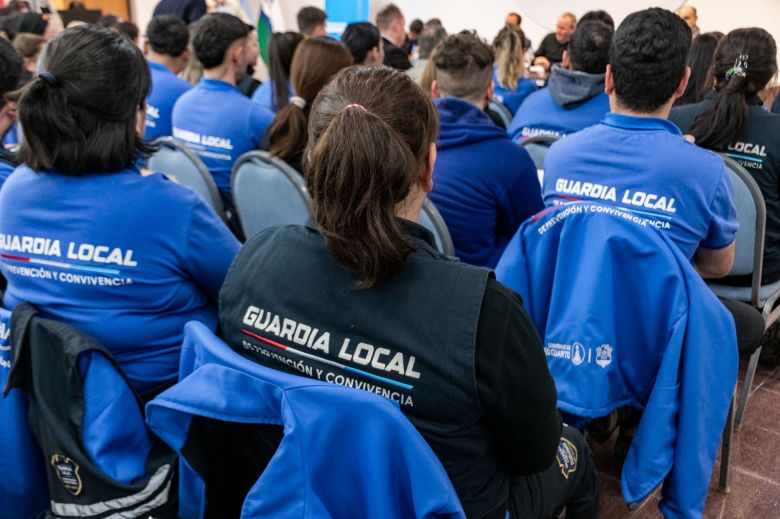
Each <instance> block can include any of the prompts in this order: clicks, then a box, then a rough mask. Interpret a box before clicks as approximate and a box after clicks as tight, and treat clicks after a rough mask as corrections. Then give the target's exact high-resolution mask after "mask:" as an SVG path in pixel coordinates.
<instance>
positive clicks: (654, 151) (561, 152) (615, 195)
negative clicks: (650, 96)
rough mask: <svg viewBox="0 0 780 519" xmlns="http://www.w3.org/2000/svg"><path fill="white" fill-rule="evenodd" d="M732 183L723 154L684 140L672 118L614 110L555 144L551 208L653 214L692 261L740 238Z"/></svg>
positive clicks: (547, 166)
mask: <svg viewBox="0 0 780 519" xmlns="http://www.w3.org/2000/svg"><path fill="white" fill-rule="evenodd" d="M733 192H734V188H733V186H732V184H731V177H729V174H728V171H727V170H726V165H725V163H724V162H723V159H722V158H721V157H720V156H719V155H717V154H715V153H712V152H710V151H706V150H703V149H701V148H699V147H697V146H695V145H693V144H691V143H689V142H687V141H686V140H685V139H683V137H682V133H681V132H680V130H679V129H678V128H677V127H676V126H675V125H674V124H672V123H670V122H669V121H667V120H666V119H658V118H654V117H631V116H627V115H620V114H615V113H608V114H606V115H605V116H604V118H603V119H602V121H601V123H600V124H597V125H595V126H591V127H590V128H586V129H585V130H582V131H581V132H577V133H575V134H572V135H570V136H569V137H567V138H565V139H562V140H560V141H558V142H556V143H555V144H553V145H552V146H551V147H550V151H549V152H548V153H547V157H546V158H545V162H544V183H543V186H542V195H543V196H544V202H545V204H546V205H548V206H550V205H554V204H559V203H565V202H566V201H571V200H594V201H597V202H601V203H605V204H610V205H615V206H618V207H620V208H622V209H624V210H626V211H630V212H632V213H634V214H636V215H637V216H641V217H644V218H647V220H648V222H650V223H651V225H653V226H655V227H656V228H658V229H663V230H665V231H667V232H668V233H669V237H670V238H671V239H672V240H673V241H674V242H675V243H676V244H677V246H678V247H680V250H681V251H682V252H683V254H685V255H686V256H687V257H688V258H692V257H693V255H694V253H695V252H696V249H697V248H699V247H700V246H701V247H705V248H708V249H721V248H723V247H726V246H727V245H729V244H730V243H731V242H732V241H734V237H735V235H736V232H737V228H738V226H739V225H738V223H737V216H736V209H735V208H734V203H733V202H732V196H733Z"/></svg>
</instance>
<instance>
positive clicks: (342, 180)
mask: <svg viewBox="0 0 780 519" xmlns="http://www.w3.org/2000/svg"><path fill="white" fill-rule="evenodd" d="M452 38H457V39H461V38H469V40H473V41H474V42H475V44H476V43H479V44H480V45H482V46H483V47H484V50H483V51H482V52H484V53H485V54H487V55H490V48H489V47H488V46H487V45H485V44H484V43H481V42H479V40H477V39H476V38H475V37H474V36H457V37H452ZM456 41H460V40H456ZM437 55H439V54H437ZM490 65H491V63H489V62H488V63H485V64H484V66H483V67H482V70H481V74H480V75H481V76H482V77H483V79H484V84H483V86H484V88H485V89H487V85H488V84H489V82H490V73H491V66H490ZM474 110H476V108H474ZM309 131H310V137H311V139H310V141H309V142H308V144H307V147H306V153H305V157H306V159H305V161H304V173H305V177H306V182H307V185H308V188H309V192H310V194H311V197H312V218H313V220H314V222H315V224H316V228H315V227H304V226H285V227H276V228H272V229H268V230H265V231H263V232H261V233H259V234H257V235H256V236H255V237H254V238H253V239H252V240H251V241H249V242H247V244H246V245H245V246H244V248H243V249H242V251H241V254H240V255H239V257H237V258H236V261H235V263H234V264H233V267H232V268H231V273H230V276H229V277H228V279H227V280H226V281H225V285H224V287H223V289H222V292H221V293H220V323H221V328H222V331H223V332H224V336H225V338H226V342H227V343H228V344H229V345H231V346H232V347H233V348H234V349H235V350H236V351H238V352H240V353H241V354H242V355H244V356H246V357H248V358H250V359H253V360H255V361H256V362H258V363H261V364H263V365H266V366H268V367H271V368H273V369H280V370H283V371H286V372H288V373H294V374H299V375H300V374H301V372H299V371H298V370H296V369H294V368H292V367H291V365H290V364H291V363H299V362H300V363H302V365H303V366H309V365H310V363H311V362H314V364H313V365H314V366H317V367H318V369H319V368H323V369H322V370H320V371H319V375H315V371H314V370H312V371H311V375H306V376H311V377H315V376H316V377H321V378H322V379H324V380H326V381H327V380H329V379H333V378H334V377H335V378H342V377H349V378H350V379H351V380H352V381H354V382H355V383H358V384H359V386H358V387H364V388H367V389H368V388H373V389H370V390H372V391H375V392H388V393H387V394H389V395H391V398H392V399H394V400H395V401H397V402H399V404H400V407H401V409H402V411H403V412H404V413H405V414H406V415H407V417H408V418H409V419H410V420H411V422H412V424H414V425H415V426H416V427H417V429H418V430H419V431H420V433H421V434H422V436H423V437H424V438H425V439H426V441H427V442H428V444H429V445H430V446H431V448H432V450H433V451H434V453H436V455H437V456H438V458H439V459H440V460H441V462H442V465H443V466H444V468H445V470H446V471H447V473H448V475H449V477H450V480H451V481H452V484H453V486H454V488H455V490H456V492H457V493H458V496H459V497H460V500H461V504H462V505H463V508H464V510H465V512H466V515H467V516H468V517H489V518H493V517H495V518H501V519H503V518H504V517H505V516H506V512H507V510H509V511H510V513H511V516H512V517H540V518H541V517H555V516H557V515H558V514H560V512H561V510H562V508H563V506H564V505H566V514H567V517H568V518H571V519H577V518H594V517H596V515H597V507H598V498H597V493H596V475H595V471H594V469H593V465H592V461H591V456H590V452H589V450H588V447H587V445H586V443H585V442H584V440H583V438H582V436H581V435H580V434H579V432H577V431H576V430H575V429H573V428H570V427H563V429H562V424H561V421H560V417H559V415H558V413H557V411H556V410H555V389H554V386H553V382H552V379H551V378H550V376H549V372H548V370H547V367H546V365H545V361H544V354H543V351H542V348H541V346H540V344H539V337H538V335H537V334H536V332H535V331H534V330H533V325H532V324H531V322H530V321H529V319H528V317H527V315H526V314H525V312H524V310H523V308H522V304H521V302H520V300H519V299H518V298H517V296H516V295H515V294H514V293H512V292H509V291H507V290H506V289H505V288H504V287H502V286H501V285H500V284H499V283H497V282H496V281H495V280H494V279H493V278H492V275H491V274H490V273H489V271H488V270H486V269H479V268H475V267H472V266H470V265H467V264H464V263H462V262H458V261H454V260H453V259H452V258H448V257H446V256H443V255H442V254H440V253H438V252H437V251H436V249H435V247H434V245H433V239H432V236H431V235H430V233H429V232H427V231H426V230H425V229H424V228H423V227H421V226H419V225H417V224H415V223H413V221H414V220H416V219H417V217H418V215H419V213H420V210H421V207H422V205H423V202H424V200H425V194H426V192H429V191H430V190H431V187H432V184H433V182H434V181H433V178H432V175H433V174H434V173H433V168H434V163H435V161H436V151H435V147H434V146H433V142H434V140H435V139H436V135H437V133H438V125H437V117H436V109H435V108H434V106H433V104H432V103H431V101H430V99H429V98H428V97H427V96H426V95H425V94H424V93H423V92H422V90H421V89H420V88H419V87H418V86H417V85H416V84H415V83H414V82H413V81H412V80H411V79H410V78H409V77H408V76H407V75H406V74H403V73H401V72H399V71H393V70H391V69H389V68H386V67H372V68H366V67H351V68H348V69H346V70H344V71H342V72H340V73H339V74H338V75H337V76H336V77H335V78H334V79H333V80H332V81H331V82H330V83H328V85H327V86H326V87H325V88H324V89H323V90H322V91H321V92H320V94H319V95H318V96H317V99H316V101H315V102H314V105H313V106H312V107H311V113H310V120H309ZM300 287H306V290H307V291H310V292H311V293H316V294H327V297H300V293H301V292H300ZM456 292H457V297H453V294H455V293H456ZM441 301H448V304H447V305H441V304H440V303H441ZM282 321H283V322H284V323H285V324H284V329H285V330H288V329H289V330H290V331H289V332H288V331H282V329H281V328H280V327H279V324H280V323H281V322H282ZM274 323H276V324H274ZM290 324H291V325H292V326H293V327H294V328H295V329H296V330H300V332H298V331H295V330H293V329H290V328H289V325H290ZM315 328H316V330H315ZM306 330H309V331H308V332H307V331H306ZM326 330H327V332H326ZM399 331H401V332H400V333H396V332H399ZM304 334H305V335H304ZM307 344H308V345H309V346H307ZM380 345H381V347H380ZM356 348H357V349H356ZM364 359H375V360H374V361H373V363H372V364H371V365H370V366H369V365H367V363H366V362H364ZM367 362H369V363H371V360H368V361H367ZM304 371H306V370H305V369H304ZM360 373H364V374H368V375H370V378H365V376H362V375H360ZM366 381H370V382H369V383H368V384H367V383H366ZM561 432H562V434H563V438H561ZM561 463H564V464H565V467H566V470H565V471H562V470H561V465H560V464H561ZM540 471H542V472H540Z"/></svg>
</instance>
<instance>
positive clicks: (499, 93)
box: [493, 27, 536, 115]
mask: <svg viewBox="0 0 780 519" xmlns="http://www.w3.org/2000/svg"><path fill="white" fill-rule="evenodd" d="M524 40H525V35H524V34H523V31H522V29H519V28H518V29H512V28H511V27H504V28H503V29H501V31H499V33H498V35H497V36H496V38H495V39H494V40H493V51H494V52H495V54H496V66H495V69H494V71H493V85H494V87H493V99H495V100H496V101H498V102H500V103H503V105H504V106H506V107H507V108H508V109H509V111H510V112H512V115H514V114H515V113H516V112H517V109H518V108H520V105H521V104H522V103H523V100H524V99H525V98H526V97H528V95H529V94H531V93H533V92H536V83H534V82H533V81H531V80H530V79H527V78H525V77H524V74H525V57H524V56H525V47H524V45H523V41H524Z"/></svg>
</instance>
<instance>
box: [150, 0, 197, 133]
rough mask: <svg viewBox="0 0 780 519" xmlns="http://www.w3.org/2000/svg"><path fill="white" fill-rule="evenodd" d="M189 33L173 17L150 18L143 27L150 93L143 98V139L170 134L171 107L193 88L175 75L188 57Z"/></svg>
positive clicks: (182, 68)
mask: <svg viewBox="0 0 780 519" xmlns="http://www.w3.org/2000/svg"><path fill="white" fill-rule="evenodd" d="M189 41H190V32H189V30H187V26H186V25H185V24H184V22H183V21H181V20H180V19H179V18H176V17H175V16H172V15H165V16H158V17H157V18H152V21H151V22H149V25H148V26H147V27H146V42H145V43H144V54H146V61H148V62H149V69H151V72H152V90H151V92H149V97H148V98H147V99H146V131H145V132H144V137H146V138H147V139H149V140H154V139H156V138H158V137H168V136H170V135H172V134H173V126H172V123H171V114H172V113H173V105H174V104H175V103H176V101H177V100H178V99H179V97H181V95H182V94H183V93H184V92H187V91H188V90H189V89H190V88H192V85H190V84H189V83H188V82H186V81H184V80H183V79H180V78H179V77H177V76H176V75H177V74H178V73H179V72H181V71H182V70H184V67H186V66H187V61H188V60H189V58H190V51H189V49H188V48H187V44H188V43H189Z"/></svg>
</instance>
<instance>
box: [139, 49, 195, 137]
mask: <svg viewBox="0 0 780 519" xmlns="http://www.w3.org/2000/svg"><path fill="white" fill-rule="evenodd" d="M149 69H150V70H151V72H152V90H151V91H150V92H149V96H148V97H147V98H146V130H145V132H144V137H145V138H147V139H149V140H153V139H156V138H157V137H168V136H170V135H172V134H173V126H172V124H171V114H172V113H173V105H174V103H176V100H177V99H179V97H180V96H181V95H182V94H183V93H184V92H186V91H187V90H189V89H191V88H192V85H190V84H189V83H188V82H186V81H184V80H183V79H181V78H179V77H176V75H174V73H173V72H171V71H170V70H168V67H166V66H165V65H160V64H159V63H152V62H151V61H150V62H149Z"/></svg>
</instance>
